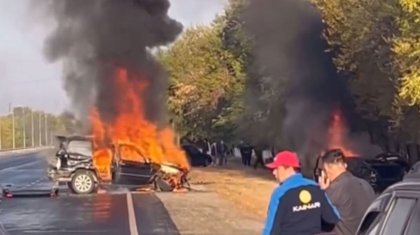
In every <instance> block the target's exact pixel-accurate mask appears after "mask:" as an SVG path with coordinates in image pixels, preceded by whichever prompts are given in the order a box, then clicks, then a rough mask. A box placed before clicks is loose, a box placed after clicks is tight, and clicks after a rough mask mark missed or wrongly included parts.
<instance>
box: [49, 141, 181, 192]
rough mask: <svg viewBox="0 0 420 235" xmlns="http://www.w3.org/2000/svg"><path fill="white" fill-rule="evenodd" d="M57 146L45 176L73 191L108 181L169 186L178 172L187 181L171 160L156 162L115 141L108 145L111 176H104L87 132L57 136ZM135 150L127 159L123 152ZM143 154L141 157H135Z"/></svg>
mask: <svg viewBox="0 0 420 235" xmlns="http://www.w3.org/2000/svg"><path fill="white" fill-rule="evenodd" d="M57 139H58V140H59V142H60V148H59V150H58V151H57V153H56V164H55V165H54V166H50V167H49V169H48V176H49V178H50V179H51V180H53V181H54V182H55V183H56V184H60V183H67V185H68V187H69V188H70V190H71V191H72V192H74V193H76V194H90V193H93V192H95V191H96V189H97V187H98V185H99V184H105V183H111V184H119V185H127V186H131V185H132V186H142V185H153V186H154V187H155V189H163V188H165V190H171V189H173V187H175V186H178V185H173V182H172V181H173V177H172V176H178V175H179V176H180V181H181V184H184V183H187V182H186V180H187V178H186V173H185V172H182V171H181V169H179V168H177V167H176V166H174V165H171V164H169V163H168V164H166V163H165V164H156V163H154V162H153V161H151V160H150V159H148V158H147V157H145V156H142V155H141V153H139V150H138V149H136V147H135V146H133V145H129V144H120V143H114V145H113V146H111V147H110V148H109V153H110V154H111V158H112V159H111V162H110V166H109V169H110V173H111V176H110V177H111V179H110V180H108V179H104V177H103V173H102V172H101V169H97V167H95V164H94V159H93V153H94V150H93V142H92V138H91V137H87V136H70V137H66V136H58V137H57ZM123 148H129V149H130V151H124V152H123V151H121V150H122V149H123ZM127 153H129V154H136V160H139V161H130V160H126V159H133V158H129V157H127V156H125V155H123V154H127ZM139 157H143V159H138V158H139Z"/></svg>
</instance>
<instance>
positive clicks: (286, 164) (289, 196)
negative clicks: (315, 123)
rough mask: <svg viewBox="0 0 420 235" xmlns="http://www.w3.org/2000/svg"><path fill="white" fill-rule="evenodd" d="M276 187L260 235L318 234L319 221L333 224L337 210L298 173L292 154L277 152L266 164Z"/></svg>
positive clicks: (323, 193) (320, 228)
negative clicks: (276, 183)
mask: <svg viewBox="0 0 420 235" xmlns="http://www.w3.org/2000/svg"><path fill="white" fill-rule="evenodd" d="M266 166H267V167H268V168H269V169H271V170H272V171H273V175H274V176H275V177H276V179H277V180H278V181H279V182H280V185H279V186H278V187H277V188H276V189H275V190H274V191H273V193H272V195H271V200H270V205H269V207H268V213H267V220H266V224H265V227H264V231H263V235H313V234H319V233H322V222H326V223H328V224H332V225H334V224H336V223H337V222H338V221H339V214H338V211H337V209H336V208H335V207H334V206H333V205H332V204H331V202H330V201H329V199H328V197H327V196H326V194H325V192H324V191H323V190H321V188H320V187H319V186H318V184H317V183H316V182H315V181H312V180H309V179H306V178H304V177H303V176H302V174H300V173H299V171H300V162H299V158H298V156H297V154H296V153H295V152H290V151H283V152H280V153H278V154H277V155H276V156H275V158H274V161H273V162H272V163H270V164H268V165H266Z"/></svg>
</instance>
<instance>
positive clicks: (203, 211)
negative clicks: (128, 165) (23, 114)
mask: <svg viewBox="0 0 420 235" xmlns="http://www.w3.org/2000/svg"><path fill="white" fill-rule="evenodd" d="M44 155H45V154H43V153H30V154H23V155H14V156H4V154H3V155H2V156H1V157H0V185H2V186H3V187H4V186H8V187H12V188H19V189H27V190H41V189H44V190H48V189H49V188H51V183H50V182H49V181H48V179H47V177H46V167H47V161H46V160H45V156H44ZM0 223H2V224H3V225H4V227H5V228H6V230H7V232H8V233H10V235H26V234H31V235H33V234H37V235H38V234H39V235H41V234H42V235H44V234H45V235H49V234H51V235H70V234H72V235H83V234H89V235H95V234H101V235H117V234H118V235H152V234H153V235H216V234H217V235H233V234H238V235H257V234H260V231H261V228H262V222H261V221H258V220H256V219H255V218H253V217H250V216H246V215H243V214H242V213H240V212H238V211H236V209H235V208H234V206H233V205H231V204H229V203H228V202H226V201H224V200H223V199H221V198H220V197H218V196H217V195H216V194H214V193H212V192H208V191H206V190H205V189H203V190H201V191H200V190H196V191H193V192H189V193H187V194H175V193H150V192H149V193H135V192H134V193H133V192H129V191H128V190H126V189H118V190H112V191H109V192H106V193H102V194H96V195H89V196H76V195H71V194H67V193H64V194H60V196H59V197H57V198H48V197H38V198H32V197H30V198H12V199H2V202H1V203H0Z"/></svg>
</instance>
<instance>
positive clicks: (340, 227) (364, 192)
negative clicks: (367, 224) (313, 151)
mask: <svg viewBox="0 0 420 235" xmlns="http://www.w3.org/2000/svg"><path fill="white" fill-rule="evenodd" d="M320 166H321V169H320V170H321V176H320V177H319V185H320V187H321V189H323V190H325V191H326V193H327V195H328V197H329V198H330V199H331V202H332V203H333V205H334V206H335V207H336V208H337V209H338V211H339V212H340V215H341V219H340V221H339V222H338V223H337V224H336V225H335V227H334V229H333V231H334V232H335V234H337V235H354V234H355V233H356V231H357V228H358V226H359V223H360V221H361V220H362V218H363V215H364V213H365V212H366V210H367V208H368V207H369V205H370V203H371V202H372V201H373V200H374V199H375V192H374V190H373V188H372V187H371V186H370V184H369V183H368V182H367V181H365V180H363V179H360V178H357V177H355V176H354V175H352V174H351V173H350V172H349V171H347V169H346V168H347V164H346V159H345V156H344V154H343V152H342V151H341V150H340V149H333V150H330V151H327V152H326V153H325V154H324V155H322V156H321V159H320Z"/></svg>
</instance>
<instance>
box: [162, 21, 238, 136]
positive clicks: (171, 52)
mask: <svg viewBox="0 0 420 235" xmlns="http://www.w3.org/2000/svg"><path fill="white" fill-rule="evenodd" d="M220 30H221V28H220V27H218V25H217V24H214V25H211V26H197V27H193V28H190V29H187V30H186V32H185V33H184V34H183V35H182V36H181V37H180V38H179V39H178V40H177V41H176V42H175V43H174V45H172V46H171V47H170V48H169V49H168V50H166V51H161V52H160V53H159V58H160V60H161V61H162V62H163V64H164V65H165V66H166V69H167V71H168V73H169V74H170V77H171V84H170V88H169V101H168V106H169V109H170V111H171V112H172V113H173V115H174V119H173V120H174V123H175V124H176V126H177V127H179V128H180V129H181V130H182V131H183V132H184V134H185V133H187V132H191V133H194V134H196V135H202V136H207V137H224V138H230V137H231V135H232V134H233V133H232V131H233V130H234V129H235V128H234V125H235V120H236V118H237V116H238V114H239V113H241V111H242V102H241V100H242V92H243V74H242V71H241V64H240V62H238V61H237V60H235V58H234V56H233V55H232V53H230V52H229V51H227V50H225V49H224V48H223V45H222V41H221V39H220V37H219V35H220Z"/></svg>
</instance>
